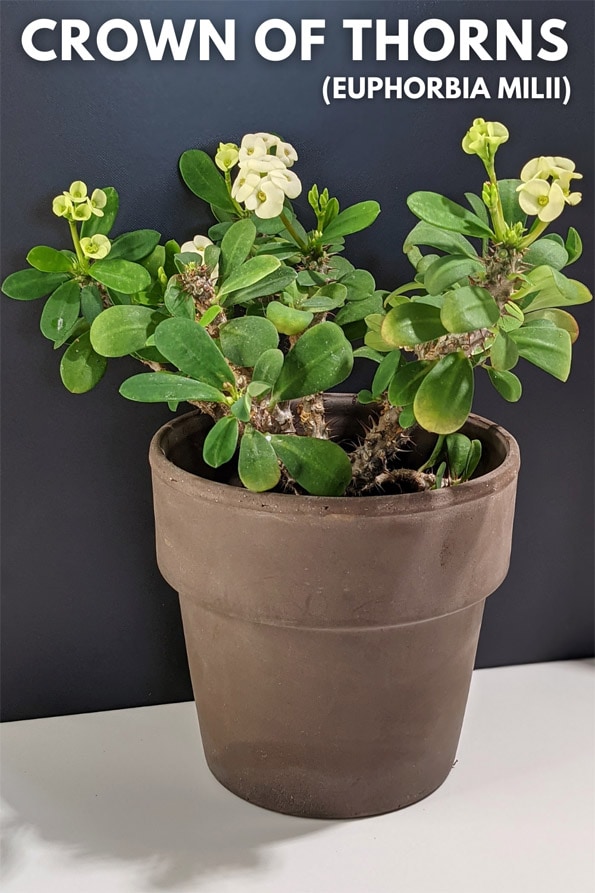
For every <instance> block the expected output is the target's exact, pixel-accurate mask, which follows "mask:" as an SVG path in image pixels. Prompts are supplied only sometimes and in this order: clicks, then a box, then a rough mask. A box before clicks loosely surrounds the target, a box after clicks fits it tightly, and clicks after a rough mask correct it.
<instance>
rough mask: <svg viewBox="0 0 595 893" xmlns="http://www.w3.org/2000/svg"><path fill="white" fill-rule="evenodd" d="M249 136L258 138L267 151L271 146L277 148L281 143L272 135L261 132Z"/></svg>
mask: <svg viewBox="0 0 595 893" xmlns="http://www.w3.org/2000/svg"><path fill="white" fill-rule="evenodd" d="M251 135H252V136H255V137H260V139H261V140H262V141H263V143H264V144H265V146H266V147H267V151H268V150H269V149H272V148H273V146H278V145H279V143H280V142H281V141H280V139H279V137H278V136H275V134H274V133H262V132H261V133H253V134H251Z"/></svg>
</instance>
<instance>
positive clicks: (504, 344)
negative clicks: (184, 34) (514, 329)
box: [490, 330, 519, 372]
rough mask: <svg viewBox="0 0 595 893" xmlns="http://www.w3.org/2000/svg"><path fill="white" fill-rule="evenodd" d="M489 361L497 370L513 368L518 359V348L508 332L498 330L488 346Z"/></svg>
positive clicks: (502, 370) (504, 370) (503, 370)
mask: <svg viewBox="0 0 595 893" xmlns="http://www.w3.org/2000/svg"><path fill="white" fill-rule="evenodd" d="M490 361H491V363H492V366H493V367H494V369H496V370H497V371H498V372H506V371H508V369H514V367H515V366H516V364H517V363H518V361H519V349H518V347H517V346H516V344H515V342H514V341H513V340H512V338H511V337H510V334H509V333H507V332H505V331H503V330H500V331H499V332H498V334H497V335H496V339H495V341H494V343H493V344H492V346H491V348H490Z"/></svg>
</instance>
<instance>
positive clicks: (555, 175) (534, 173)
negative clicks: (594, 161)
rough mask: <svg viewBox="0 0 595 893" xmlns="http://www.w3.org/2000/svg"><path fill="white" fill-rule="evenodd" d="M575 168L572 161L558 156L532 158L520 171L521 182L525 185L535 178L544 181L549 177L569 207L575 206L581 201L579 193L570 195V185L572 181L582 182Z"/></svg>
mask: <svg viewBox="0 0 595 893" xmlns="http://www.w3.org/2000/svg"><path fill="white" fill-rule="evenodd" d="M575 167H576V165H575V163H574V161H571V160H570V158H563V157H562V156H560V155H540V156H539V158H532V159H531V161H528V162H527V164H526V165H525V166H524V168H523V169H522V171H521V180H523V182H525V183H527V182H529V180H534V179H536V178H538V179H541V180H545V179H546V178H548V177H551V178H552V179H553V180H554V181H555V182H557V183H558V185H559V186H560V188H561V190H562V192H563V193H564V198H565V199H566V202H567V203H568V204H569V205H576V204H578V203H579V202H580V200H581V193H580V192H573V193H570V183H571V181H572V180H582V179H583V175H582V174H578V173H577V172H576V171H575ZM576 196H579V198H576Z"/></svg>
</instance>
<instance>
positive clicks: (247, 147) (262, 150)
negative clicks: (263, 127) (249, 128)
mask: <svg viewBox="0 0 595 893" xmlns="http://www.w3.org/2000/svg"><path fill="white" fill-rule="evenodd" d="M266 154H267V147H266V144H265V141H264V140H263V138H262V137H261V136H259V135H258V134H256V133H247V134H246V135H245V136H243V137H242V142H241V144H240V151H239V161H240V167H242V166H243V165H244V164H245V163H246V162H247V161H249V160H250V159H251V158H262V157H264V156H265V155H266Z"/></svg>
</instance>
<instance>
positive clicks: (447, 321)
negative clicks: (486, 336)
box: [440, 285, 500, 333]
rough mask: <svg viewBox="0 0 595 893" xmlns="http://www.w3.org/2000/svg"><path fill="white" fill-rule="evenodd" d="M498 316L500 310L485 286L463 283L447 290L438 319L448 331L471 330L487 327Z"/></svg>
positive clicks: (491, 324) (493, 323)
mask: <svg viewBox="0 0 595 893" xmlns="http://www.w3.org/2000/svg"><path fill="white" fill-rule="evenodd" d="M499 318H500V310H499V309H498V305H497V304H496V302H495V300H494V299H493V297H492V296H491V294H490V293H489V291H488V290H487V289H486V288H480V286H478V285H465V286H463V288H455V289H453V290H452V291H449V292H448V293H447V294H446V296H445V298H444V304H443V305H442V310H441V311H440V319H441V321H442V325H443V326H444V327H445V328H446V329H448V331H449V332H457V333H459V332H473V331H475V329H489V328H490V326H493V325H495V324H496V323H497V322H498V320H499Z"/></svg>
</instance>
